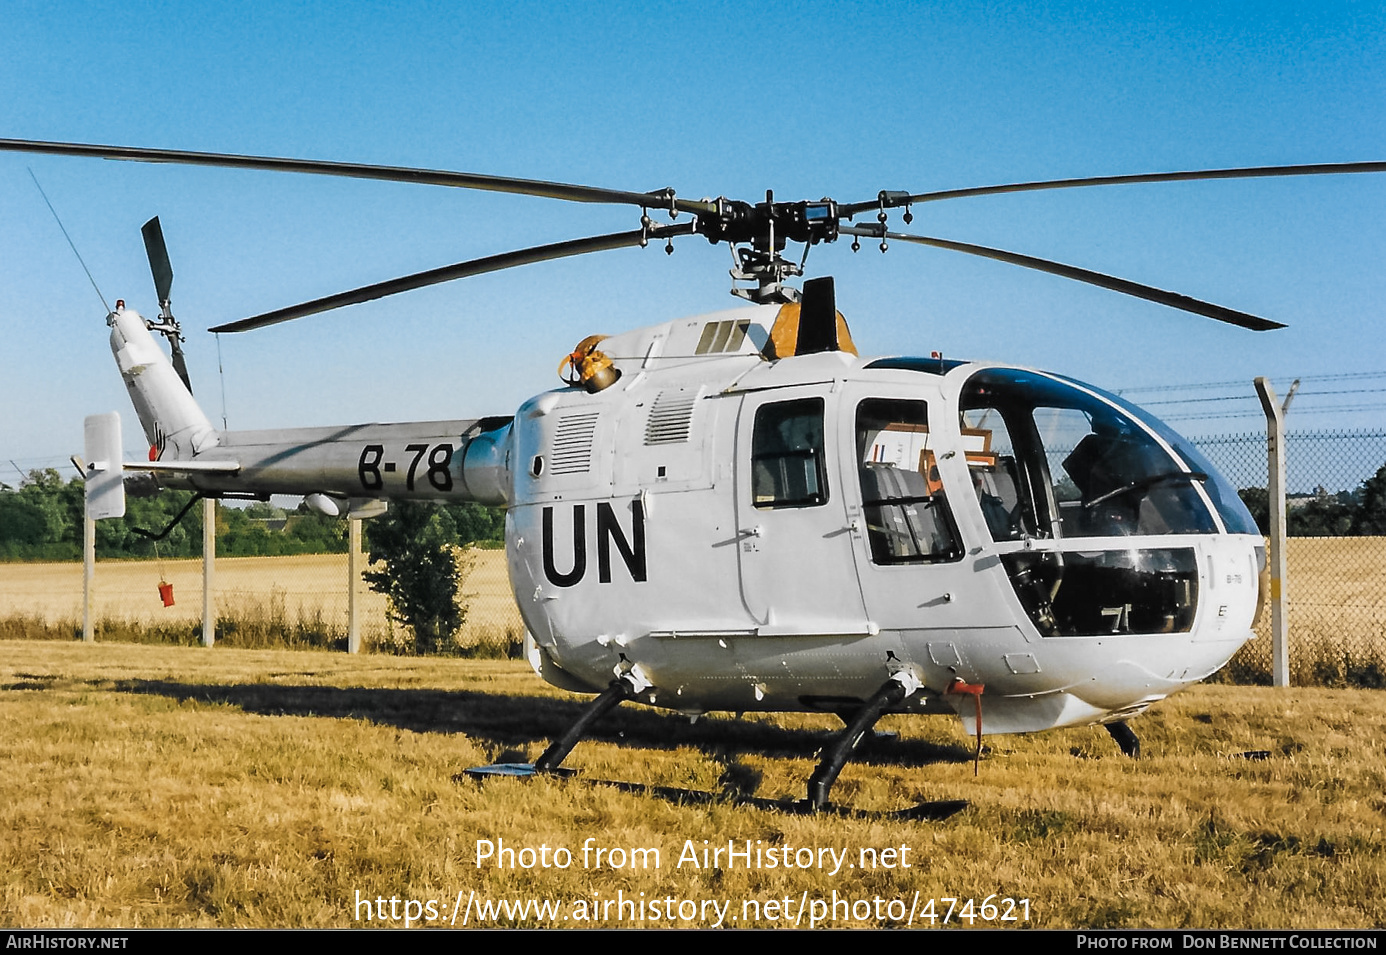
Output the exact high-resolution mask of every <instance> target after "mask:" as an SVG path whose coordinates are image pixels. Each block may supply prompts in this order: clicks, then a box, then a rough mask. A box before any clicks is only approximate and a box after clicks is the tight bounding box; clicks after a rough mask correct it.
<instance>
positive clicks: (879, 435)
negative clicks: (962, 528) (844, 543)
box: [856, 398, 962, 564]
mask: <svg viewBox="0 0 1386 955" xmlns="http://www.w3.org/2000/svg"><path fill="white" fill-rule="evenodd" d="M856 428H857V432H856V433H857V464H858V474H859V476H860V479H861V497H862V507H863V510H864V512H865V517H866V528H867V539H868V541H869V543H870V545H871V559H872V561H874V562H875V563H877V564H911V563H935V562H939V561H949V560H960V559H961V558H962V547H961V545H960V544H959V542H958V530H957V526H956V525H955V524H954V522H953V514H952V512H951V511H950V510H949V508H948V501H947V498H946V497H945V496H944V493H943V483H942V481H940V480H939V477H938V468H937V466H936V463H935V460H934V450H933V447H932V445H931V444H930V440H929V439H930V435H929V416H928V408H927V406H926V405H925V403H924V402H922V401H905V400H897V399H890V398H868V399H866V400H865V401H862V402H861V403H860V404H859V405H857V422H856Z"/></svg>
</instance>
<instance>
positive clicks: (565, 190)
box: [0, 139, 716, 214]
mask: <svg viewBox="0 0 1386 955" xmlns="http://www.w3.org/2000/svg"><path fill="white" fill-rule="evenodd" d="M0 151H10V152H30V153H48V154H51V155H55V156H94V157H97V158H99V159H121V160H128V161H131V162H155V163H160V162H166V163H178V164H180V165H185V166H228V167H231V168H236V169H266V170H271V171H274V172H301V173H312V174H315V175H320V176H345V177H348V178H351V179H380V180H384V181H386V182H414V183H424V184H427V185H434V186H453V187H456V188H459V189H480V190H483V191H486V192H508V193H514V194H517V195H523V196H541V197H545V198H549V199H563V200H566V201H568V202H610V203H620V204H624V205H631V206H641V207H646V208H652V209H668V208H669V207H670V205H671V203H672V205H673V207H674V208H675V209H678V210H679V211H681V212H691V213H694V214H697V213H707V212H711V211H713V210H714V209H715V208H716V206H715V205H714V204H713V203H710V202H698V201H694V200H690V199H676V198H674V190H673V189H661V190H658V191H656V192H626V191H624V190H620V189H603V188H600V187H597V186H581V185H574V184H572V183H566V182H544V181H542V180H538V179H513V178H510V177H507V176H487V175H482V174H480V173H471V172H451V171H448V170H445V169H418V168H414V167H410V166H372V165H366V164H363V163H349V162H327V161H324V160H318V159H284V158H277V157H273V156H241V155H237V154H234V153H203V152H187V151H184V150H180V149H145V148H142V147H138V146H96V145H89V144H86V143H51V142H41V141H37V140H28V139H0Z"/></svg>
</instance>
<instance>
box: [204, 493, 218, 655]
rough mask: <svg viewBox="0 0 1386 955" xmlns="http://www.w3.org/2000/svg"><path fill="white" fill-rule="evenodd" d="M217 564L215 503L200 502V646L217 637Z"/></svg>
mask: <svg viewBox="0 0 1386 955" xmlns="http://www.w3.org/2000/svg"><path fill="white" fill-rule="evenodd" d="M216 562H217V502H216V500H215V499H213V498H210V497H208V498H204V499H203V501H202V645H203V646H204V647H210V646H211V645H212V644H213V643H214V642H215V641H216V635H217V605H216V600H215V599H213V597H212V578H213V577H214V576H215V571H216Z"/></svg>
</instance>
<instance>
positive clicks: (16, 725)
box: [0, 641, 1386, 928]
mask: <svg viewBox="0 0 1386 955" xmlns="http://www.w3.org/2000/svg"><path fill="white" fill-rule="evenodd" d="M585 699H586V698H583V697H579V696H576V695H574V694H568V693H563V692H561V691H558V690H556V689H554V688H552V687H549V686H547V685H545V684H544V683H543V682H542V681H540V680H539V679H538V678H537V677H535V676H534V675H533V674H532V673H530V672H529V670H528V667H527V666H526V665H525V664H523V663H521V662H519V661H498V660H458V659H455V658H454V659H437V658H434V659H421V658H416V657H415V658H400V657H390V656H381V655H374V654H373V655H367V656H355V657H353V656H347V655H346V654H342V653H326V652H314V651H264V650H235V649H230V648H226V647H221V648H217V649H214V650H210V651H209V650H203V649H202V648H200V647H187V648H181V647H150V646H132V645H117V644H105V645H102V644H97V645H95V646H86V645H82V644H73V643H68V642H63V643H57V642H43V641H15V642H0V724H3V725H4V726H5V727H6V731H5V732H4V733H3V734H0V764H3V765H4V767H5V772H4V773H3V774H0V924H3V925H6V926H24V927H35V928H38V927H65V928H71V927H90V928H106V927H115V926H123V927H137V926H144V927H150V926H208V927H210V926H243V927H257V926H325V927H350V926H380V925H381V924H382V922H381V921H380V919H379V918H378V917H376V918H372V919H367V918H366V911H365V909H363V908H362V907H360V906H359V905H358V903H359V901H360V900H361V899H375V898H380V897H383V898H384V899H386V900H387V908H388V900H389V899H390V898H392V897H394V898H397V899H399V900H400V905H399V906H397V907H396V909H395V913H394V918H393V920H391V919H387V920H386V921H385V922H384V924H386V925H394V926H402V925H403V916H404V914H405V912H404V909H403V908H402V906H403V902H404V900H414V901H415V902H416V903H420V907H419V908H416V909H415V910H414V912H413V914H414V917H415V920H416V921H415V924H418V923H419V922H423V923H424V924H429V925H450V924H456V925H457V926H458V927H461V926H462V925H463V924H464V921H465V923H466V924H467V925H468V926H469V927H489V926H494V925H516V926H525V927H586V926H602V927H642V926H652V927H659V926H662V927H707V926H712V925H715V924H717V919H718V915H717V912H716V911H714V910H712V909H710V908H709V907H708V903H714V902H715V903H716V905H717V906H719V910H720V911H721V912H722V913H723V916H722V922H721V924H723V925H728V926H735V927H750V926H756V927H764V928H774V927H787V926H794V925H796V924H798V925H799V926H800V927H808V925H809V924H810V918H811V917H813V916H814V915H815V914H816V915H817V917H818V918H819V920H820V921H819V923H818V924H820V925H827V926H832V927H847V926H854V927H871V926H904V925H907V924H913V925H914V927H927V926H931V925H932V926H935V927H937V926H939V925H941V924H943V923H942V920H943V918H944V916H945V915H946V914H947V913H948V911H949V907H950V903H948V902H946V901H942V900H943V899H947V898H953V899H958V900H959V901H958V902H957V903H956V907H955V908H954V912H953V917H952V919H951V921H950V922H949V923H948V924H949V925H950V926H952V927H963V928H966V927H977V928H983V927H1016V928H1019V927H1028V928H1072V927H1102V928H1117V927H1127V928H1140V927H1164V928H1182V927H1203V928H1269V927H1278V928H1371V927H1380V926H1381V925H1383V924H1386V896H1383V894H1382V891H1381V886H1382V884H1383V883H1384V882H1386V840H1383V838H1382V827H1383V814H1386V797H1383V791H1386V774H1383V769H1382V767H1383V764H1386V693H1380V692H1375V691H1364V690H1327V689H1319V688H1295V689H1290V690H1274V689H1270V688H1261V687H1232V686H1198V687H1194V688H1192V689H1190V690H1189V691H1187V692H1185V693H1182V694H1179V695H1177V696H1175V697H1173V698H1171V699H1169V700H1166V701H1164V702H1162V703H1158V704H1156V705H1155V706H1154V707H1153V708H1152V709H1151V711H1150V712H1149V713H1147V714H1145V715H1143V716H1141V717H1139V718H1137V719H1135V720H1133V721H1132V728H1133V729H1134V730H1135V731H1136V732H1137V733H1139V734H1140V737H1141V742H1142V755H1141V758H1140V759H1139V760H1131V759H1127V758H1126V757H1124V756H1122V755H1121V754H1120V753H1119V752H1118V750H1117V748H1116V745H1115V744H1114V743H1113V742H1112V740H1111V739H1109V738H1108V736H1107V734H1106V733H1105V732H1103V731H1102V730H1101V729H1100V728H1087V729H1075V730H1060V731H1055V732H1050V733H1044V734H1039V735H1035V736H999V737H989V738H988V750H987V753H986V754H985V755H984V756H983V758H982V761H981V771H980V774H979V775H977V776H975V777H974V776H973V770H972V753H971V749H970V745H971V744H970V741H969V740H968V739H967V738H966V736H965V734H964V733H963V732H962V730H961V728H960V726H959V725H958V722H957V720H956V719H953V718H951V717H913V718H907V717H889V718H887V719H886V720H884V721H882V724H881V727H880V728H881V729H882V730H886V731H890V732H891V733H893V734H898V735H895V736H891V737H886V738H880V739H874V738H873V739H869V740H868V741H867V742H866V743H865V745H864V746H863V748H862V750H861V751H859V752H858V753H857V756H856V758H854V759H853V761H852V762H850V763H849V764H848V765H847V766H846V768H845V769H844V770H843V773H842V776H841V778H840V780H839V781H838V784H837V786H836V787H835V789H834V790H833V796H834V798H835V799H837V800H839V801H841V802H843V803H846V804H849V805H851V806H853V807H855V808H857V809H863V810H869V811H872V812H876V813H881V812H883V811H887V810H892V809H898V808H902V807H904V806H907V805H911V804H914V803H916V802H919V801H936V800H966V802H967V806H966V808H964V809H963V810H962V811H960V812H958V813H956V814H955V815H951V816H949V817H948V818H946V819H944V820H942V821H934V822H908V821H901V820H895V819H889V818H885V817H882V816H880V815H876V816H873V817H866V818H843V817H839V816H836V815H828V816H820V817H810V816H799V815H786V814H783V813H776V812H769V811H765V810H762V809H753V808H749V807H739V806H736V805H734V804H732V803H731V802H729V801H719V802H715V803H713V804H710V805H703V804H689V803H686V802H685V803H680V802H678V801H677V799H675V798H673V797H672V794H670V795H667V796H658V795H655V794H637V793H630V792H622V791H620V790H617V789H614V788H609V787H604V786H595V785H591V784H590V783H588V782H584V780H592V779H596V780H623V781H634V782H640V783H647V784H654V785H659V786H666V787H671V788H674V789H684V790H698V791H704V792H709V791H710V792H732V791H737V792H743V793H753V794H755V795H757V796H760V797H766V798H770V799H780V798H799V797H801V796H802V795H803V793H804V786H805V781H806V780H807V778H808V776H809V774H810V773H811V772H812V770H813V766H814V763H815V761H816V758H817V757H816V754H817V752H818V751H819V749H820V748H821V747H822V746H823V744H824V742H825V741H826V740H827V739H828V734H829V733H830V732H833V731H834V730H836V729H837V728H839V727H840V726H841V724H840V723H839V722H838V721H836V720H835V719H833V718H832V717H827V716H811V715H797V714H788V715H782V716H756V717H751V718H747V719H743V720H737V719H733V718H731V717H730V716H728V715H726V714H711V715H709V716H707V717H705V718H703V719H701V720H699V721H698V722H697V723H696V724H690V723H689V721H688V720H686V719H683V718H680V717H678V716H676V715H674V714H670V713H668V712H664V711H656V710H652V709H649V708H645V707H637V706H633V705H626V706H622V707H621V708H620V709H618V710H617V711H616V712H614V713H612V714H609V715H608V716H607V717H605V718H604V719H603V720H602V721H601V722H600V723H598V725H597V726H596V728H595V732H594V734H593V736H592V737H591V738H590V739H587V740H584V741H583V742H581V743H579V744H578V746H577V748H576V749H575V750H574V751H573V753H572V755H571V756H570V757H569V759H568V760H567V763H566V765H569V766H571V767H573V768H575V769H577V770H579V771H580V773H581V775H580V777H579V778H577V779H572V780H561V779H550V778H538V779H533V780H529V781H527V782H526V781H520V780H515V779H492V780H490V781H488V782H486V783H484V784H481V783H477V782H474V781H472V780H470V779H468V778H466V777H460V778H459V776H458V774H459V773H460V772H461V770H463V769H464V768H466V767H469V766H475V765H478V764H484V763H489V762H493V761H501V760H515V759H523V758H533V757H535V756H536V755H537V754H538V753H539V752H540V751H541V750H542V748H543V746H544V745H545V742H546V740H548V739H549V738H551V737H552V736H553V735H555V734H557V733H558V732H560V731H561V730H562V729H563V728H564V727H565V726H567V725H568V724H569V723H570V722H571V721H572V720H573V719H575V718H576V716H577V714H578V713H579V711H580V709H581V706H582V705H583V703H584V701H585ZM589 840H590V842H589ZM478 841H484V842H489V843H490V844H491V846H493V847H494V848H496V849H497V850H498V849H500V848H502V843H503V847H504V848H507V849H509V850H511V852H512V853H514V855H512V856H510V857H509V859H510V860H513V862H511V864H504V863H505V860H504V859H501V860H500V861H501V862H502V864H501V865H497V864H496V862H495V861H485V860H483V861H482V863H481V864H480V865H478V859H477V856H478V846H477V844H478ZM729 842H731V843H732V844H733V845H734V847H736V848H737V850H738V852H745V851H746V847H747V846H749V847H750V849H752V850H760V851H762V852H769V851H770V850H775V851H777V852H781V853H783V852H790V858H791V860H792V861H793V863H794V864H793V865H790V866H785V865H778V864H777V865H776V866H775V867H774V868H770V867H769V866H768V865H761V866H759V867H754V866H753V867H750V868H748V867H747V866H746V865H744V864H742V863H740V862H739V861H738V862H736V863H735V864H732V865H729V864H728V862H727V854H726V847H727V845H728V843H729ZM584 844H587V845H589V847H591V848H592V849H602V850H604V852H605V853H607V855H606V859H607V860H608V862H607V863H604V864H597V862H596V858H595V856H589V857H588V860H587V863H588V864H587V865H586V866H584V860H583V855H582V849H583V846H584ZM540 847H547V848H548V850H549V852H550V856H549V858H550V860H552V859H553V855H552V853H553V851H554V850H555V849H558V848H563V849H565V850H567V851H568V852H569V853H571V856H570V857H569V864H568V865H567V867H559V866H556V865H553V864H552V861H551V864H550V865H549V866H548V867H544V866H542V865H540V864H537V862H536V861H535V857H536V856H537V855H538V852H539V850H540ZM526 848H528V849H530V851H531V853H532V855H529V856H526V855H524V854H521V852H520V850H524V849H526ZM634 848H644V849H654V850H658V853H659V857H658V865H654V864H651V863H652V862H653V859H652V857H651V856H649V855H648V854H647V855H645V856H644V857H643V859H644V860H645V862H646V864H645V865H642V864H640V863H637V862H636V861H635V858H634V857H633V856H626V855H624V853H625V852H627V851H628V850H630V849H634ZM705 848H706V849H709V850H711V849H714V848H720V849H721V850H722V853H721V860H720V864H713V865H709V866H708V867H706V868H705V867H703V865H702V857H701V853H702V851H703V850H704V849H705ZM615 849H619V850H622V852H623V855H622V856H620V857H618V858H620V859H621V861H622V864H621V865H612V864H610V862H609V860H610V859H611V858H612V856H611V854H610V853H611V851H612V850H615ZM887 849H889V850H891V855H890V856H886V855H885V850H887ZM791 850H792V851H791ZM800 850H804V851H803V852H801V851H800ZM808 850H812V851H808ZM820 850H822V851H827V850H831V851H832V852H835V853H842V855H840V856H839V858H841V859H843V864H842V865H841V867H840V868H839V869H837V870H836V871H834V870H833V863H832V859H831V857H827V858H825V857H823V856H820V854H819V852H820ZM904 850H908V853H906V852H905V851H904ZM864 851H866V853H867V854H865V855H864ZM781 857H782V856H781ZM743 858H744V857H743ZM762 858H764V856H762ZM820 859H822V860H823V861H824V865H823V866H822V867H819V865H818V862H819V860H820ZM872 859H874V864H868V863H870V862H871V860H872ZM695 860H696V864H695ZM526 863H528V867H526ZM904 863H907V864H908V867H906V865H905V864H904ZM619 899H624V900H626V901H627V905H626V906H625V907H624V909H620V908H618V907H617V905H616V902H617V901H618V900H619ZM655 899H658V900H660V903H661V905H660V908H659V909H658V910H656V909H654V908H652V907H651V906H650V905H648V903H650V902H651V901H652V900H655ZM666 899H667V900H671V901H672V905H673V910H672V912H671V913H670V914H669V915H665V914H663V913H664V912H665V908H664V900H666ZM786 899H788V900H790V901H789V902H788V903H786V902H785V901H784V900H786ZM1005 899H1012V900H1015V902H1014V903H1013V904H1012V905H1011V906H1010V907H1009V908H1007V907H1006V903H1004V901H1003V900H1005ZM467 900H471V902H472V903H474V904H473V906H472V907H471V908H469V909H468V910H467V912H468V914H467V915H465V916H464V915H462V914H459V915H458V917H457V920H456V922H455V923H453V922H452V921H451V920H450V915H451V913H452V910H453V906H454V905H458V906H459V907H460V905H461V904H462V903H463V902H466V901H467ZM502 900H503V901H504V902H505V903H506V905H507V906H512V904H513V905H514V906H518V905H528V906H530V907H529V908H527V909H526V911H525V913H524V914H517V912H516V911H515V908H514V907H513V906H512V908H511V911H510V913H509V914H507V913H506V912H505V910H504V909H500V908H498V906H499V903H500V902H501V901H502ZM930 900H935V901H934V904H933V905H932V906H929V905H928V903H929V901H930ZM967 900H972V905H971V906H970V907H966V908H965V907H964V906H965V904H966V902H967ZM1020 900H1026V901H1025V906H1024V907H1021V905H1020ZM424 901H434V902H439V903H441V904H440V905H435V907H434V909H433V913H434V914H433V917H432V918H431V919H429V918H428V917H427V910H425V909H423V908H422V905H421V903H422V902H424ZM641 901H644V902H645V903H647V905H646V907H645V908H644V909H643V910H642V909H640V908H638V906H637V905H636V904H635V903H639V902H641ZM538 902H544V903H546V904H550V903H552V904H555V905H558V906H561V907H559V908H557V909H550V910H549V911H550V913H551V914H550V915H548V916H541V915H540V914H539V913H538V912H537V910H536V909H535V908H534V907H533V906H534V904H536V903H538ZM594 902H595V903H607V902H609V903H611V904H608V905H606V907H605V908H602V906H601V905H596V906H595V907H594V906H593V903H594ZM685 902H686V903H688V905H685V906H682V908H679V906H680V905H681V904H682V903H685ZM834 903H837V904H836V907H835V908H834V907H833V906H834ZM878 903H879V904H878ZM984 903H985V904H984ZM481 904H485V905H486V906H487V907H488V908H487V909H486V910H485V911H488V912H489V913H490V915H489V916H486V917H483V916H482V915H481V914H479V913H480V912H481V910H480V909H479V908H478V906H480V905H481ZM580 905H581V907H580ZM801 906H802V907H803V909H801ZM805 909H806V910H807V911H805V912H804V914H803V916H802V920H800V921H796V913H797V912H800V911H803V910H805ZM911 910H914V911H915V912H916V915H915V918H914V920H913V922H912V923H911V922H909V921H908V916H907V914H906V913H908V912H909V911H911ZM376 911H377V912H378V910H376ZM680 912H683V913H684V914H683V915H680ZM386 914H388V913H386ZM1007 915H1008V916H1009V920H1007V921H1003V920H1002V919H1003V917H1005V916H1007Z"/></svg>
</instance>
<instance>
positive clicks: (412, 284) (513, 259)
mask: <svg viewBox="0 0 1386 955" xmlns="http://www.w3.org/2000/svg"><path fill="white" fill-rule="evenodd" d="M692 231H693V223H691V222H688V223H682V224H679V225H672V226H659V227H656V228H653V229H650V230H649V231H648V232H642V231H641V230H639V229H635V230H633V231H631V232H614V233H611V234H610V235H597V236H592V237H590V238H587V239H570V240H569V241H567V242H555V243H553V244H552V245H540V246H535V247H533V248H529V249H520V250H518V251H515V252H502V253H501V254H500V255H488V256H486V257H485V258H481V259H472V260H470V261H467V262H458V263H457V264H456V265H445V266H443V267H442V268H437V269H429V270H428V271H426V272H416V273H414V274H413V275H406V276H404V277H403V278H397V279H391V280H389V281H388V282H377V283H376V284H374V285H367V286H364V287H363V288H358V289H353V290H351V291H350V292H339V293H338V294H336V295H328V296H326V297H325V298H319V299H314V300H313V301H311V302H304V303H303V304H302V305H291V306H289V307H288V308H281V309H276V310H275V311H273V312H265V313H264V314H263V315H255V316H252V317H251V318H243V319H241V320H239V321H235V322H228V323H227V324H225V325H218V326H216V327H215V328H213V329H211V331H214V332H248V331H250V330H252V329H256V328H264V327H265V326H266V325H277V324H279V323H280V322H287V321H290V320H292V319H295V318H303V317H304V316H305V315H316V314H317V313H318V312H326V311H329V310H331V309H334V308H341V307H342V306H343V305H356V304H358V303H360V302H369V301H371V300H372V299H377V298H383V297H384V296H386V295H394V294H395V293H397V292H408V291H410V290H412V289H416V288H425V287H426V286H429V285H437V284H439V283H440V282H451V281H452V280H453V279H463V278H467V277H468V276H472V275H481V274H482V273H485V272H498V271H500V270H501V269H510V268H514V267H515V266H517V265H530V264H531V263H534V262H545V261H548V260H549V259H562V258H566V257H568V256H572V255H584V254H586V253H588V252H605V251H607V250H608V249H621V248H626V247H628V246H632V245H640V244H641V243H642V241H648V240H651V239H666V238H670V237H672V236H676V235H688V234H689V233H691V232H692Z"/></svg>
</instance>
